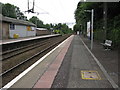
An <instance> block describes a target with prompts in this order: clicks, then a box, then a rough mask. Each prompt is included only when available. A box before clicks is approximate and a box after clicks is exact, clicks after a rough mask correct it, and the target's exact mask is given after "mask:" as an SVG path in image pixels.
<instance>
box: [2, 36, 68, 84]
mask: <svg viewBox="0 0 120 90" xmlns="http://www.w3.org/2000/svg"><path fill="white" fill-rule="evenodd" d="M67 37H69V35H66V36H61V37H55V38H52V39H49V40H48V41H45V42H42V43H37V44H36V45H35V46H33V47H31V46H30V47H29V49H26V48H27V47H26V48H25V47H24V48H22V49H16V50H13V51H12V52H18V51H19V50H21V51H20V52H19V54H23V53H24V52H26V53H31V52H32V50H35V49H36V50H38V51H34V54H32V55H30V56H28V57H27V58H24V59H23V60H20V61H19V60H18V61H19V62H17V58H19V57H17V56H18V55H19V54H18V55H15V56H13V55H12V54H11V56H12V57H10V56H9V58H11V59H9V58H6V60H5V59H4V60H3V61H1V62H3V71H2V73H1V74H0V77H2V79H3V82H2V85H3V86H4V85H5V84H7V83H8V82H9V81H11V80H12V79H13V78H15V77H16V76H17V75H19V74H20V73H21V72H23V71H24V70H25V69H27V68H28V67H29V66H30V65H32V64H33V63H35V62H36V61H37V60H38V59H39V58H40V57H42V56H43V55H45V54H46V53H47V52H49V51H50V50H51V49H53V48H54V47H55V46H56V45H58V44H59V43H60V42H62V41H63V40H64V39H66V38H67ZM38 48H39V49H38ZM25 56H26V54H25ZM15 58H16V60H15ZM13 59H14V60H13ZM16 62H17V63H16ZM10 63H15V64H14V65H11V66H9V65H10ZM8 64H9V65H8ZM6 65H7V66H8V67H7V68H5V67H6Z"/></svg>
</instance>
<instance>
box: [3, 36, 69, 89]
mask: <svg viewBox="0 0 120 90" xmlns="http://www.w3.org/2000/svg"><path fill="white" fill-rule="evenodd" d="M69 38H71V36H70V37H69ZM69 38H67V39H66V40H64V41H63V42H62V43H60V44H59V45H58V46H57V47H55V48H54V49H52V50H51V51H50V52H48V53H47V54H46V55H44V56H43V57H42V58H40V59H39V60H38V61H37V62H35V63H34V64H33V65H31V66H30V67H29V68H27V69H26V70H25V71H23V72H22V73H21V74H19V75H18V76H17V77H16V78H14V79H13V80H12V81H10V82H9V83H8V84H6V85H5V86H4V87H3V88H1V89H8V88H10V87H11V86H12V85H13V84H15V83H16V82H17V81H18V80H19V79H20V78H22V77H23V76H24V75H25V74H27V73H28V72H29V71H30V70H32V69H33V68H34V67H35V66H36V65H38V64H39V63H40V62H42V61H43V60H44V59H45V58H46V57H47V56H49V55H50V54H51V53H52V52H53V51H55V50H56V49H57V48H58V47H60V46H61V45H62V44H64V43H65V42H66V41H67V40H69Z"/></svg>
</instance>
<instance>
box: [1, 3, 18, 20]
mask: <svg viewBox="0 0 120 90" xmlns="http://www.w3.org/2000/svg"><path fill="white" fill-rule="evenodd" d="M2 14H3V16H7V17H11V18H17V16H16V11H15V6H14V5H11V4H9V3H7V4H2Z"/></svg>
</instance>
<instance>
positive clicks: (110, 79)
mask: <svg viewBox="0 0 120 90" xmlns="http://www.w3.org/2000/svg"><path fill="white" fill-rule="evenodd" d="M80 39H81V38H80ZM81 41H82V43H83V44H84V46H85V47H86V49H87V50H88V51H89V53H90V54H91V55H92V57H93V58H94V60H95V61H96V63H97V64H98V65H99V67H100V69H101V70H102V71H103V73H104V75H105V76H106V78H107V79H108V81H109V82H110V83H111V85H112V86H113V88H118V85H117V84H116V83H115V82H114V81H113V80H112V78H111V77H110V76H109V75H108V73H107V71H106V70H105V68H104V67H103V65H102V64H101V63H100V62H99V60H98V59H97V58H96V57H95V56H94V54H93V53H92V52H91V51H90V49H89V48H88V47H87V45H86V44H85V43H84V41H83V40H82V39H81Z"/></svg>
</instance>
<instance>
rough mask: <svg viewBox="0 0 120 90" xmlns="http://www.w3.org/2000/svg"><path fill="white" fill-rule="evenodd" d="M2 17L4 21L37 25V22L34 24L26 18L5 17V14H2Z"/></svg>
mask: <svg viewBox="0 0 120 90" xmlns="http://www.w3.org/2000/svg"><path fill="white" fill-rule="evenodd" d="M0 17H2V21H4V22H9V23H13V24H18V25H28V26H29V25H30V26H36V25H35V24H33V23H31V22H28V21H24V20H19V19H14V18H10V17H5V16H2V15H0Z"/></svg>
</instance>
